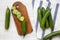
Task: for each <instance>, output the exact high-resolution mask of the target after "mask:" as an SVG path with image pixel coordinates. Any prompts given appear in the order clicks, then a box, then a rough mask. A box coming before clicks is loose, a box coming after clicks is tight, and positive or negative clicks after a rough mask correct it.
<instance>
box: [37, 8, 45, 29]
mask: <svg viewBox="0 0 60 40" xmlns="http://www.w3.org/2000/svg"><path fill="white" fill-rule="evenodd" d="M37 12H38V20H39V22H40V27H41V29H45V27H44V25H43V26H42V18H43V14H42V10H41V8H40V7H39V8H38V10H37Z"/></svg>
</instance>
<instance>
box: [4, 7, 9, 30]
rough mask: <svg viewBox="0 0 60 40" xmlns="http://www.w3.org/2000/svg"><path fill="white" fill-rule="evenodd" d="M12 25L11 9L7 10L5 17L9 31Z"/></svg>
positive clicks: (6, 27)
mask: <svg viewBox="0 0 60 40" xmlns="http://www.w3.org/2000/svg"><path fill="white" fill-rule="evenodd" d="M9 25H10V9H9V8H7V9H6V15H5V29H6V30H8V29H9Z"/></svg>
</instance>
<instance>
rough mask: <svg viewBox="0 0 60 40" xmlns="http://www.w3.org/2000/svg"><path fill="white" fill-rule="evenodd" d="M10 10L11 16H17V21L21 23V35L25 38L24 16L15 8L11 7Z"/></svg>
mask: <svg viewBox="0 0 60 40" xmlns="http://www.w3.org/2000/svg"><path fill="white" fill-rule="evenodd" d="M12 10H13V14H15V15H16V16H17V18H18V20H20V21H21V25H22V33H23V35H24V36H25V34H26V21H25V20H24V16H22V15H21V13H20V12H19V11H18V10H17V9H16V8H15V7H12Z"/></svg>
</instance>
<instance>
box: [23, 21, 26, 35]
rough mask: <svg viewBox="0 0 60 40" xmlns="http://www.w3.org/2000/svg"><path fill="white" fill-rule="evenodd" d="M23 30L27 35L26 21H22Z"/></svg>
mask: <svg viewBox="0 0 60 40" xmlns="http://www.w3.org/2000/svg"><path fill="white" fill-rule="evenodd" d="M22 32H23V35H24V36H25V34H26V21H25V20H24V21H22Z"/></svg>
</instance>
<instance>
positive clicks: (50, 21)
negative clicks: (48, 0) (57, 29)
mask: <svg viewBox="0 0 60 40" xmlns="http://www.w3.org/2000/svg"><path fill="white" fill-rule="evenodd" d="M47 10H50V15H49V17H48V21H49V26H50V28H51V29H53V28H54V22H53V19H52V15H51V9H49V8H47Z"/></svg>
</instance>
